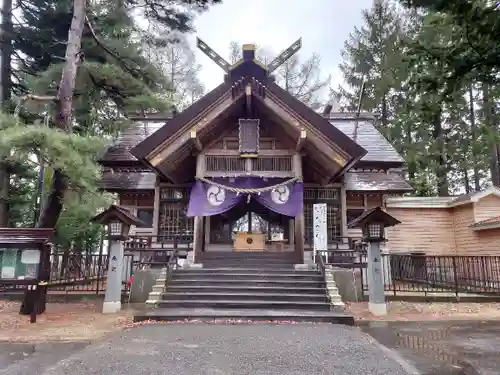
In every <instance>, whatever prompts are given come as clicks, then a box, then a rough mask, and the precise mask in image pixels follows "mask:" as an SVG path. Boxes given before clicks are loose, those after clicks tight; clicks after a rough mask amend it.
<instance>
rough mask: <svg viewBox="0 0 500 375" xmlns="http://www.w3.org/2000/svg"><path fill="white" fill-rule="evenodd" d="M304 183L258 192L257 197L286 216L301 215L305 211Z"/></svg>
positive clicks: (260, 201) (258, 200) (261, 202)
mask: <svg viewBox="0 0 500 375" xmlns="http://www.w3.org/2000/svg"><path fill="white" fill-rule="evenodd" d="M303 196H304V185H303V184H302V183H290V184H286V185H281V186H279V187H278V188H276V189H274V190H271V191H266V192H264V193H260V194H257V195H256V196H255V199H256V200H257V202H259V203H260V204H261V205H263V206H264V207H266V208H268V209H270V210H271V211H274V212H276V213H278V214H280V215H285V216H291V217H295V216H299V215H301V214H302V213H303V212H304V199H303Z"/></svg>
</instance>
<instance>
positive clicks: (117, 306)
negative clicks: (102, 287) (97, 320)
mask: <svg viewBox="0 0 500 375" xmlns="http://www.w3.org/2000/svg"><path fill="white" fill-rule="evenodd" d="M121 309H122V303H121V301H111V302H104V303H103V304H102V313H103V314H114V313H117V312H118V311H120V310H121Z"/></svg>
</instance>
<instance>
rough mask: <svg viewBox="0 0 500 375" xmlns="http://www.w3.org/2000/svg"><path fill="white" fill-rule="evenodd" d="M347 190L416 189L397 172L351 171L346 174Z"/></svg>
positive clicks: (401, 191)
mask: <svg viewBox="0 0 500 375" xmlns="http://www.w3.org/2000/svg"><path fill="white" fill-rule="evenodd" d="M344 182H345V188H346V190H347V191H357V192H366V193H369V192H375V191H387V192H391V193H409V192H412V191H413V190H414V189H413V188H412V187H411V186H410V184H409V183H408V182H406V180H405V179H404V178H403V177H402V176H400V175H399V174H397V173H391V172H389V173H384V172H366V171H349V172H347V173H346V174H345V175H344Z"/></svg>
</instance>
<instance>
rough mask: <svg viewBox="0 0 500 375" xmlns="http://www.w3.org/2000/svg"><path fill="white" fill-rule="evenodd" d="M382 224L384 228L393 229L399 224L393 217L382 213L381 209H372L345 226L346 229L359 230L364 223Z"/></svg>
mask: <svg viewBox="0 0 500 375" xmlns="http://www.w3.org/2000/svg"><path fill="white" fill-rule="evenodd" d="M373 222H377V223H383V224H384V226H385V227H393V226H395V225H398V224H401V222H400V221H399V220H398V219H396V218H395V217H394V216H392V215H389V214H388V213H387V212H385V211H383V210H382V208H381V207H374V208H371V209H369V210H366V211H364V212H363V213H362V214H361V215H359V216H358V217H357V218H356V219H354V220H352V221H351V222H350V223H348V224H347V226H348V228H360V227H362V226H363V225H365V224H366V223H373Z"/></svg>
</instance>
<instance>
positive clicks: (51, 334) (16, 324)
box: [0, 301, 133, 343]
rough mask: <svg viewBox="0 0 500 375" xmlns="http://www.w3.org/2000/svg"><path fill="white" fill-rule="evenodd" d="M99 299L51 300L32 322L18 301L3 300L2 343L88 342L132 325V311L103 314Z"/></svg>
mask: <svg viewBox="0 0 500 375" xmlns="http://www.w3.org/2000/svg"><path fill="white" fill-rule="evenodd" d="M100 309H101V303H100V302H94V301H91V302H80V303H60V304H59V303H48V304H47V311H46V313H44V314H42V315H40V316H38V317H37V322H36V323H34V324H30V323H29V317H28V316H23V315H19V314H18V311H19V303H18V302H10V301H0V332H1V333H0V342H31V343H38V342H47V341H88V340H96V339H99V338H101V337H103V336H104V335H106V334H108V333H111V332H114V331H117V330H120V329H124V328H128V327H131V326H133V323H132V314H133V312H132V311H131V310H129V311H123V312H121V313H119V314H111V315H103V314H101V313H100Z"/></svg>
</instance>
